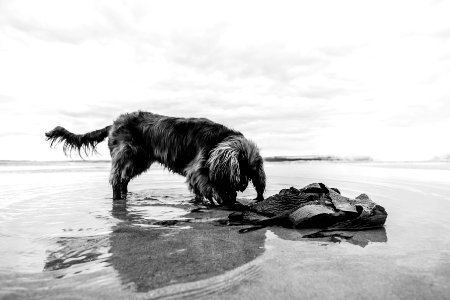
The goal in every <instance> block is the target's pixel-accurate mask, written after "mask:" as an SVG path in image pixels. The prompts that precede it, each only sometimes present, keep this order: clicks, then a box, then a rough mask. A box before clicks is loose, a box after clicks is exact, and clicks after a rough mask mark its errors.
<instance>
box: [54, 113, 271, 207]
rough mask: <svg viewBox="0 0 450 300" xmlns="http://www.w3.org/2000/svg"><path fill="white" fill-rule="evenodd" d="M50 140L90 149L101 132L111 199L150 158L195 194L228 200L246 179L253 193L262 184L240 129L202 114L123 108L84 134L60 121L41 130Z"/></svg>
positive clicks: (255, 155) (257, 160)
mask: <svg viewBox="0 0 450 300" xmlns="http://www.w3.org/2000/svg"><path fill="white" fill-rule="evenodd" d="M45 135H46V137H47V140H49V141H50V142H51V145H53V144H57V143H63V150H64V152H65V153H66V154H67V153H68V152H69V153H70V152H71V151H72V150H77V151H78V153H80V151H81V150H83V151H84V152H85V153H86V154H87V153H88V152H89V151H95V147H96V146H97V144H98V143H100V142H102V141H103V140H104V139H106V137H108V138H109V140H108V146H109V150H110V153H111V159H112V165H111V174H110V183H111V185H112V188H113V199H124V198H125V197H126V193H127V185H128V183H129V182H130V180H131V179H132V178H134V177H135V176H138V175H139V174H141V173H142V172H144V171H146V170H147V169H148V168H149V167H150V166H151V165H152V163H154V162H158V163H160V164H162V165H163V166H165V167H167V168H168V169H169V170H170V171H172V172H174V173H178V174H180V175H183V176H185V177H186V181H187V183H188V186H189V189H190V190H191V191H192V192H194V193H195V195H196V198H197V199H198V200H200V199H202V198H203V197H204V198H206V199H208V200H209V201H211V202H212V203H213V199H214V200H216V201H217V202H218V203H220V204H232V203H234V202H235V200H236V194H237V193H236V192H237V191H244V190H245V189H246V187H247V185H248V182H249V181H252V183H253V185H254V187H255V190H256V192H257V199H259V200H261V199H263V193H264V189H265V185H266V176H265V173H264V167H263V159H262V157H261V155H260V154H259V150H258V148H257V146H256V145H255V144H254V143H253V142H251V141H249V140H247V139H246V138H245V137H244V136H243V135H242V133H240V132H238V131H235V130H232V129H229V128H227V127H225V126H223V125H221V124H217V123H214V122H212V121H210V120H208V119H203V118H201V119H199V118H174V117H167V116H162V115H157V114H153V113H149V112H141V111H138V112H134V113H130V114H123V115H121V116H119V117H118V118H117V120H116V121H115V122H114V123H113V125H111V126H107V127H105V128H103V129H100V130H96V131H93V132H90V133H86V134H82V135H81V134H73V133H71V132H69V131H67V130H66V129H64V128H63V127H60V126H58V127H56V128H55V129H53V130H51V131H49V132H47V133H46V134H45Z"/></svg>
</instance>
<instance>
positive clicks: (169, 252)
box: [0, 162, 450, 299]
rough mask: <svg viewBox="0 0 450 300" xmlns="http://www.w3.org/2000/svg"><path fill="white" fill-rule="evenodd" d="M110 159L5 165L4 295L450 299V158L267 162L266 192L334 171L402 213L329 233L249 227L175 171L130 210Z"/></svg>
mask: <svg viewBox="0 0 450 300" xmlns="http://www.w3.org/2000/svg"><path fill="white" fill-rule="evenodd" d="M108 169H109V166H108V164H107V163H56V164H23V165H1V166H0V179H1V180H2V182H4V183H5V185H4V191H5V196H2V199H1V202H0V209H1V211H2V213H1V215H0V287H1V288H0V297H2V298H12V299H14V298H41V299H49V298H50V299H57V298H70V299H86V298H94V299H111V298H116V299H149V298H157V299H176V298H192V299H269V298H270V299H273V298H285V299H323V298H333V299H344V298H345V299H347V298H350V299H361V298H363V299H406V298H408V299H449V295H450V284H449V282H450V235H449V234H448V232H449V230H450V219H449V218H448V216H449V212H450V196H448V195H450V185H449V182H450V181H449V180H450V168H449V166H448V164H418V163H416V164H381V163H357V164H349V163H326V162H316V163H267V164H266V170H267V174H268V178H269V180H268V191H267V193H266V195H270V194H274V193H277V192H278V191H279V190H280V189H281V188H286V187H289V186H297V187H301V186H304V185H306V184H308V183H311V182H318V181H320V182H325V183H327V184H328V185H330V186H335V187H338V188H339V189H340V190H341V192H342V193H343V194H345V195H348V196H356V195H358V194H360V193H367V194H369V196H371V198H372V199H373V200H374V201H376V202H377V203H379V204H381V205H383V206H384V207H385V208H386V210H387V212H388V214H389V216H388V219H387V223H386V226H385V228H382V229H377V230H368V231H361V232H352V233H351V234H350V235H348V236H347V238H342V237H334V236H330V237H325V238H321V239H304V238H302V236H303V235H305V234H308V233H311V232H313V231H314V230H313V229H311V230H293V229H286V228H281V227H268V228H266V229H261V230H257V231H252V232H249V233H246V234H239V233H238V230H239V229H240V228H244V227H246V226H228V225H227V222H226V219H227V216H228V214H229V213H230V211H226V210H221V209H208V208H204V207H203V208H201V209H196V208H198V206H196V205H194V204H192V203H191V200H192V196H191V195H190V194H189V193H188V192H187V188H186V186H185V185H184V183H183V181H184V179H183V178H181V177H179V176H176V175H173V174H169V173H168V172H166V171H164V170H162V169H161V168H154V169H153V170H152V171H150V172H149V173H147V174H145V175H144V176H142V177H140V178H138V179H137V180H135V181H134V182H132V184H131V185H130V191H131V194H130V196H129V200H128V202H127V206H126V210H124V209H123V207H122V208H118V207H113V206H112V201H111V199H110V191H109V186H108V184H107V177H108ZM252 197H254V191H252V190H251V189H248V190H247V191H246V192H245V193H244V194H241V195H239V199H240V200H241V201H244V202H245V201H249V199H251V198H252ZM192 210H193V211H192ZM191 211H192V212H191Z"/></svg>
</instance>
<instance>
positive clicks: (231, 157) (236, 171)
mask: <svg viewBox="0 0 450 300" xmlns="http://www.w3.org/2000/svg"><path fill="white" fill-rule="evenodd" d="M239 152H240V150H239V148H238V147H235V145H234V143H232V142H230V141H226V142H222V143H220V144H218V145H217V146H216V147H215V148H214V149H213V150H212V151H211V152H210V155H209V159H208V161H207V166H208V168H209V179H210V180H211V182H215V183H221V184H226V185H229V187H232V188H236V187H237V186H238V185H239V182H240V180H241V169H240V166H239Z"/></svg>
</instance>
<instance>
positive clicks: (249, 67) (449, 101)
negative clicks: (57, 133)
mask: <svg viewBox="0 0 450 300" xmlns="http://www.w3.org/2000/svg"><path fill="white" fill-rule="evenodd" d="M449 15H450V1H436V0H433V1H413V0H407V1H401V0H400V1H384V0H378V1H361V0H356V1H347V0H344V1H336V0H329V1H328V0H324V1H322V0H319V1H302V0H296V1H283V0H277V1H265V0H259V1H242V0H239V1H234V0H227V1H213V0H207V1H192V0H190V1H185V0H184V1H183V0H181V1H171V0H165V1H114V0H106V1H92V0H89V1H82V0H76V1H64V0H56V1H42V0H40V1H33V0H31V1H5V0H0V112H1V115H0V160H10V159H11V160H13V159H23V160H60V159H67V158H66V157H65V156H64V154H63V153H62V149H61V147H59V148H56V149H51V148H50V147H49V145H48V142H46V141H45V138H44V133H45V132H46V131H49V130H50V129H52V128H54V127H55V126H56V125H60V126H63V127H65V128H66V129H68V130H70V131H72V132H75V133H86V132H89V131H93V130H96V129H100V128H103V127H105V126H107V125H109V124H112V122H113V121H114V119H115V118H117V117H118V116H119V115H120V114H122V113H126V112H132V111H136V110H144V111H151V112H154V113H158V114H163V115H168V116H177V117H206V118H209V119H211V120H213V121H216V122H218V123H222V124H224V125H226V126H228V127H231V128H233V129H236V130H239V131H241V132H242V133H243V134H244V135H246V136H247V137H248V138H249V139H251V140H253V141H255V142H256V143H257V144H258V146H259V148H260V150H261V153H262V155H263V156H274V155H336V156H342V157H354V156H370V157H372V158H373V159H375V160H402V161H404V160H427V159H432V158H434V157H437V156H444V155H448V154H450V138H449V134H448V130H449V129H450V18H449V17H448V16H449ZM98 149H99V154H98V155H95V156H94V157H93V158H94V159H109V152H108V149H107V146H106V143H102V144H101V145H99V147H98ZM73 158H74V159H76V158H77V156H76V155H73Z"/></svg>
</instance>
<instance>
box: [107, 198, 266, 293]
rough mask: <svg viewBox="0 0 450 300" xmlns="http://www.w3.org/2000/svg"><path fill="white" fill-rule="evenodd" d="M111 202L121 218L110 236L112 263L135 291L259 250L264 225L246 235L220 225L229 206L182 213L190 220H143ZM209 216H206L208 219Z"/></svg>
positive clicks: (191, 276) (216, 269) (245, 258)
mask: <svg viewBox="0 0 450 300" xmlns="http://www.w3.org/2000/svg"><path fill="white" fill-rule="evenodd" d="M114 202H115V206H114V207H113V215H114V216H115V217H117V218H120V219H122V220H124V221H123V222H121V223H119V224H118V225H117V226H115V227H114V229H113V233H112V234H111V237H110V243H111V250H110V252H111V254H112V255H111V257H110V259H109V261H110V263H111V265H112V266H113V267H114V269H116V270H117V271H118V273H119V274H120V277H121V280H122V282H123V283H124V284H128V283H133V284H134V285H135V287H136V289H137V291H147V290H149V289H154V288H158V287H162V286H166V285H169V284H174V283H179V282H189V281H194V280H200V279H205V278H208V277H211V276H214V275H218V274H221V273H223V272H225V271H227V270H231V269H234V268H236V267H239V266H241V265H243V264H245V263H247V262H249V261H251V260H253V259H255V258H256V257H257V256H258V255H260V254H261V253H262V252H263V249H264V247H263V246H264V241H265V230H260V231H255V232H253V233H249V234H246V235H243V234H240V233H239V232H238V230H237V228H236V227H235V226H224V225H220V223H219V222H217V220H221V219H222V220H223V219H226V218H227V216H228V214H229V213H230V212H229V211H225V210H220V209H208V210H204V211H198V210H197V211H195V212H192V213H190V214H188V215H186V216H184V217H187V218H188V220H189V222H183V221H179V222H177V221H176V220H166V221H157V222H151V221H150V222H147V223H146V222H143V221H144V220H142V219H141V220H139V216H136V215H134V216H133V215H132V214H130V213H128V212H127V208H126V203H124V202H123V203H119V202H116V201H114ZM208 220H210V221H208Z"/></svg>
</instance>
